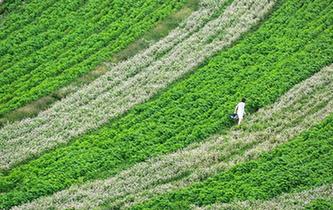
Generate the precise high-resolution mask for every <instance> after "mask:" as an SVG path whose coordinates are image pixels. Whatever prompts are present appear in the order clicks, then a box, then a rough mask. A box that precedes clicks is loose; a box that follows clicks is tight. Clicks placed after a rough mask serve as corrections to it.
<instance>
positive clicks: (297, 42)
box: [0, 0, 333, 208]
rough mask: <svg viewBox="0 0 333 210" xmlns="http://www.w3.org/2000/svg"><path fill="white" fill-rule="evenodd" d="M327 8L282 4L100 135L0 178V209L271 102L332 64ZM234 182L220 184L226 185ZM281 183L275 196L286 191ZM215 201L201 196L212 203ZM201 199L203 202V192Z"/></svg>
mask: <svg viewBox="0 0 333 210" xmlns="http://www.w3.org/2000/svg"><path fill="white" fill-rule="evenodd" d="M331 7H332V4H330V1H329V0H325V1H315V2H313V1H310V0H308V1H301V2H300V1H292V0H285V1H283V2H281V5H280V7H279V8H278V9H277V11H276V12H275V13H274V14H273V15H272V17H270V19H268V21H267V22H265V23H264V24H263V25H262V26H261V27H260V28H259V29H258V30H257V31H255V32H253V34H250V35H249V36H247V37H245V38H244V40H242V41H240V42H239V43H238V44H237V45H235V46H234V47H232V48H230V49H228V50H226V51H224V52H221V53H220V54H219V55H217V56H216V57H214V58H213V59H211V60H210V61H209V62H208V63H207V64H206V65H205V66H203V67H202V68H199V69H197V70H196V71H195V72H193V73H192V74H190V75H188V77H187V78H185V79H184V80H182V81H179V82H177V83H175V84H173V85H171V87H170V88H169V89H168V90H166V91H164V92H162V93H160V95H158V96H156V97H155V98H154V99H152V100H150V101H149V102H147V103H144V104H141V105H138V106H136V107H135V108H134V109H132V110H131V111H129V112H128V113H126V114H125V115H124V116H122V117H119V118H118V119H114V120H112V121H111V122H110V123H108V124H107V125H105V126H104V127H102V128H101V129H100V130H98V131H95V132H91V133H90V134H87V135H84V136H82V137H80V138H77V139H76V140H73V141H72V143H70V144H69V145H67V146H64V147H61V148H58V149H56V150H54V151H51V152H49V153H47V154H45V155H42V156H41V157H39V158H37V159H35V160H33V161H30V162H29V163H26V164H23V165H19V166H17V167H16V168H14V169H12V170H11V171H9V172H7V173H6V174H5V175H3V176H0V180H1V181H0V183H1V185H2V186H4V188H3V189H1V192H3V193H2V194H0V208H8V207H10V206H13V205H17V204H19V203H22V202H25V201H28V200H31V199H34V198H37V197H40V196H43V195H47V194H51V193H53V192H55V191H58V190H61V189H64V188H66V187H68V186H70V185H72V184H75V183H81V182H84V181H87V180H93V179H97V178H106V177H110V176H112V175H113V174H115V173H117V172H119V171H120V170H123V169H125V168H127V167H129V166H131V165H133V164H135V163H137V162H139V161H143V160H145V159H147V158H149V157H152V156H157V155H160V154H163V153H167V152H172V151H175V150H177V149H179V148H182V147H185V146H186V145H188V144H190V143H193V142H195V141H201V140H203V139H204V138H206V137H208V136H209V135H211V134H212V133H216V132H217V131H219V130H222V129H225V128H227V127H228V126H230V125H231V124H232V123H231V122H230V121H229V119H228V114H229V113H230V112H232V111H233V108H234V105H235V104H236V103H237V102H238V101H239V100H240V99H241V97H243V96H246V98H247V104H248V105H247V108H248V110H249V112H251V111H255V110H257V109H258V108H260V107H263V106H265V105H268V104H270V103H272V102H274V101H275V100H276V99H277V98H278V97H279V96H280V95H282V94H283V93H284V92H286V91H287V90H288V89H289V88H291V87H292V86H293V85H294V84H296V83H298V82H300V81H301V80H303V79H305V78H307V77H309V76H310V75H311V74H313V73H314V72H316V71H318V70H319V69H320V68H322V67H323V66H325V65H327V64H328V63H331V62H332V58H333V39H332V38H333V37H332V36H333V33H332V29H333V24H331V23H332V21H333V18H332V17H333V10H332V8H331ZM304 17H306V18H304ZM314 149H315V148H314ZM282 161H283V162H285V160H282ZM257 167H258V166H257V163H256V162H253V163H251V164H250V165H249V164H247V165H243V166H240V167H238V168H237V169H235V173H236V174H241V173H244V172H245V173H246V172H251V171H252V170H254V169H256V168H257ZM265 167H272V166H270V165H265ZM323 172H325V173H326V171H323ZM246 174H248V173H246ZM300 175H304V174H301V173H300ZM233 176H234V175H233V174H230V176H223V179H226V180H231V179H233ZM287 177H288V176H287ZM281 181H283V178H281ZM281 183H282V184H281V188H278V190H279V191H284V190H287V189H288V188H289V186H288V185H286V186H285V185H283V182H281ZM243 187H244V188H243V190H244V189H245V188H246V185H244V186H243ZM216 190H218V189H216ZM208 191H210V189H209V190H208ZM214 192H217V191H214ZM261 192H263V191H262V190H258V191H255V193H254V191H253V192H251V193H250V194H249V195H247V197H251V196H252V197H258V194H262V193H261ZM275 193H277V192H275ZM177 195H178V194H177ZM214 196H215V194H212V195H211V196H208V197H212V198H211V200H214ZM233 196H235V195H234V194H233V192H232V191H230V192H229V191H226V192H225V193H224V196H223V197H221V200H220V201H229V200H230V199H231V198H232V197H233ZM202 197H203V198H202V199H201V200H202V202H203V204H205V202H206V200H205V199H204V198H205V197H207V193H203V194H202ZM175 200H177V199H175ZM211 200H209V201H211ZM175 205H182V204H179V203H175Z"/></svg>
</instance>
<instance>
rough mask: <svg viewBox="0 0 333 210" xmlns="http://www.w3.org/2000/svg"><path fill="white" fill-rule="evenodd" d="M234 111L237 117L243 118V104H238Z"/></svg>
mask: <svg viewBox="0 0 333 210" xmlns="http://www.w3.org/2000/svg"><path fill="white" fill-rule="evenodd" d="M235 110H236V113H237V115H238V117H239V118H243V116H244V114H245V103H244V102H240V103H238V104H237V106H236V109H235Z"/></svg>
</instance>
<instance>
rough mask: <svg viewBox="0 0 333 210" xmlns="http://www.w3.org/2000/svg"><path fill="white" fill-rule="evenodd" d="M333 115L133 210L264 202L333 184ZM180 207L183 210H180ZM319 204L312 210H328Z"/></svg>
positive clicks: (328, 204) (325, 205) (324, 204)
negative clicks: (269, 148) (271, 147)
mask: <svg viewBox="0 0 333 210" xmlns="http://www.w3.org/2000/svg"><path fill="white" fill-rule="evenodd" d="M332 136H333V115H331V117H330V118H329V119H327V120H326V121H325V122H323V123H322V124H320V125H318V126H316V127H315V128H313V129H312V130H310V131H308V132H306V133H304V134H303V135H301V136H299V137H297V138H296V139H294V140H292V141H290V142H288V143H286V144H284V145H282V146H280V147H278V148H276V149H275V150H273V151H272V152H270V153H266V154H264V155H262V156H261V157H260V158H259V159H258V160H255V161H250V162H247V163H243V164H240V165H238V166H236V167H234V168H232V169H231V170H229V171H227V172H223V173H221V174H218V175H216V176H214V177H211V178H208V179H207V180H205V181H202V182H199V183H196V184H194V185H192V186H190V187H187V188H185V189H181V190H178V191H174V192H171V193H168V194H166V195H162V196H159V197H156V198H154V199H152V200H150V201H147V202H146V203H144V204H140V205H137V206H136V207H133V209H190V206H191V205H193V204H194V205H198V206H203V205H209V204H213V203H228V202H231V201H234V200H264V199H270V198H273V197H275V196H278V195H280V194H282V193H289V192H294V191H301V190H305V189H308V188H311V187H312V186H320V185H322V184H326V183H331V182H333V144H332V142H333V138H332ZM175 203H176V204H177V206H180V207H181V208H178V207H177V206H175V205H174V204H175ZM329 208H332V203H329V202H326V201H323V200H318V201H315V202H313V203H312V204H311V205H310V206H309V209H329Z"/></svg>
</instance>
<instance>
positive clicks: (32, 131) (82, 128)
mask: <svg viewBox="0 0 333 210" xmlns="http://www.w3.org/2000/svg"><path fill="white" fill-rule="evenodd" d="M221 4H222V3H221ZM273 5H274V1H270V3H269V2H268V1H256V2H252V1H235V2H234V3H233V4H231V5H230V6H229V7H228V8H227V9H226V10H225V11H224V13H223V14H222V15H220V16H218V17H217V18H215V19H213V20H211V21H209V22H208V23H206V24H204V23H205V21H207V20H208V19H209V16H211V15H213V14H214V12H213V11H212V9H211V8H210V9H202V10H200V11H199V12H198V13H195V14H193V16H191V17H190V18H189V19H188V21H187V22H186V23H184V24H183V26H182V28H179V29H177V30H175V31H174V32H172V33H171V34H170V35H169V36H168V37H166V38H165V39H163V40H161V41H160V42H158V43H157V44H156V45H153V46H152V47H151V48H149V49H147V51H145V52H143V53H142V54H139V55H138V56H136V57H134V58H133V59H131V60H129V61H126V62H124V63H121V64H119V65H118V66H115V67H111V70H110V72H108V73H107V74H106V75H104V76H102V78H99V79H97V80H96V81H94V82H93V83H92V84H91V85H90V86H88V87H85V88H83V89H82V90H79V91H78V92H77V93H75V94H73V95H72V96H69V97H68V98H66V99H65V100H63V101H61V102H59V103H57V104H55V105H54V106H53V107H52V108H51V109H49V110H47V111H45V112H43V113H41V114H40V115H39V116H38V117H36V118H33V119H27V120H24V121H22V122H19V123H14V124H12V125H8V126H6V127H4V128H3V129H1V132H0V136H1V138H2V139H3V141H2V142H3V147H2V148H1V152H0V157H1V158H0V160H1V161H0V162H1V167H2V168H9V167H10V166H11V165H13V164H16V163H19V162H21V161H24V160H26V159H28V158H30V157H32V156H34V155H38V154H40V153H43V152H44V151H45V150H48V149H51V148H54V147H55V146H57V145H59V144H63V143H67V142H68V141H69V140H70V139H71V138H73V137H76V136H78V135H81V134H83V133H85V132H87V131H88V130H91V129H95V128H97V127H99V126H100V125H102V124H103V123H106V122H107V121H108V120H109V119H110V118H113V117H116V116H119V115H120V114H122V113H124V112H125V111H127V110H128V109H130V108H131V107H133V106H134V105H135V104H138V103H141V102H144V101H145V100H147V99H148V98H150V97H151V96H153V95H154V94H156V93H157V92H158V91H159V90H160V89H162V88H164V87H166V86H167V85H168V84H170V83H171V82H172V81H174V80H176V79H178V78H179V77H181V76H182V75H183V74H184V73H186V72H188V71H191V70H192V69H193V68H195V67H196V66H198V65H199V64H201V63H202V62H203V61H204V60H205V59H207V58H208V57H210V56H212V55H213V54H215V53H216V52H218V51H219V50H221V49H223V48H224V47H226V46H228V45H230V44H231V43H232V42H234V41H235V40H237V39H238V38H239V37H240V36H241V35H242V34H243V33H244V32H246V31H247V30H249V29H250V28H251V27H252V26H253V25H255V24H256V23H257V22H258V21H259V20H260V19H261V18H262V17H263V16H264V15H265V14H267V12H268V11H269V10H270V9H271V8H272V6H273ZM222 6H223V4H222ZM189 28H190V29H191V30H190V31H187V29H189ZM221 33H223V34H225V36H222V37H217V38H214V37H215V36H217V34H221ZM175 37H176V38H175ZM210 38H211V39H212V41H208V39H210ZM207 42H208V43H207ZM17 127H20V128H21V129H20V130H17V129H16V128H17ZM23 145H24V146H23Z"/></svg>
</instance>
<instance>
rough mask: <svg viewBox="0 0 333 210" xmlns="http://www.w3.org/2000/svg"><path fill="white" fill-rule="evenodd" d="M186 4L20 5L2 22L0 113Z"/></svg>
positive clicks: (173, 0) (77, 0) (64, 0)
mask: <svg viewBox="0 0 333 210" xmlns="http://www.w3.org/2000/svg"><path fill="white" fill-rule="evenodd" d="M185 2H186V1H185V0H167V1H155V0H148V1H143V0H139V1H137V0H129V1H121V0H117V1H105V0H93V1H83V0H74V1H73V0H71V1H69V0H59V1H54V0H47V1H28V2H27V3H26V4H24V6H18V7H19V8H18V9H17V10H14V11H13V12H12V13H9V14H8V15H6V16H5V17H4V19H3V20H2V21H1V22H0V66H1V69H0V115H2V114H4V113H6V112H9V111H11V110H13V109H15V108H18V107H20V106H23V105H24V104H26V103H28V102H30V101H32V100H36V99H37V98H39V97H41V96H44V95H47V94H49V93H50V92H52V91H54V90H56V89H58V88H59V87H61V86H63V85H65V84H67V83H68V82H70V81H72V80H73V79H75V78H77V77H79V76H80V75H82V74H84V73H86V72H88V71H90V70H92V69H94V68H95V67H96V66H97V65H98V64H100V63H101V62H102V61H105V60H106V59H108V58H110V56H111V55H113V54H114V53H116V52H119V51H120V50H121V49H123V48H125V47H126V46H127V45H128V44H130V43H131V42H133V41H134V40H136V39H137V38H139V37H140V36H142V35H143V34H144V33H145V32H146V31H147V30H148V29H150V28H152V27H153V25H154V24H155V23H156V22H157V21H158V20H160V19H162V18H164V17H166V16H167V15H169V14H170V13H171V12H173V11H174V10H176V9H178V8H180V7H181V6H182V5H183V4H184V3H185ZM21 10H22V11H21ZM27 13H28V15H25V14H27Z"/></svg>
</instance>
